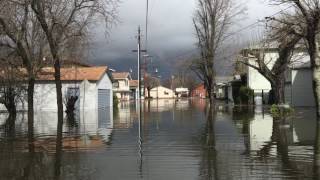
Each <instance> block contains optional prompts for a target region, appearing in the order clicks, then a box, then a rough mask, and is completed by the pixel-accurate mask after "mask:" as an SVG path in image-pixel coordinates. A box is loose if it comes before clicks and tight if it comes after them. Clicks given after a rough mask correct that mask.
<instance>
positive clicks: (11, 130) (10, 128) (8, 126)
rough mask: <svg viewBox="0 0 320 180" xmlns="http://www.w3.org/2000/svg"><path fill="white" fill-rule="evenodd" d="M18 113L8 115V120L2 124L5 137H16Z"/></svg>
mask: <svg viewBox="0 0 320 180" xmlns="http://www.w3.org/2000/svg"><path fill="white" fill-rule="evenodd" d="M16 118H17V117H16V115H11V114H9V115H8V118H7V120H6V122H5V123H4V124H3V125H2V126H1V129H3V130H4V135H5V137H11V138H14V137H15V133H16Z"/></svg>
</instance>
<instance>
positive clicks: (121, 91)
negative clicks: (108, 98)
mask: <svg viewBox="0 0 320 180" xmlns="http://www.w3.org/2000/svg"><path fill="white" fill-rule="evenodd" d="M115 81H116V83H118V87H115V86H113V92H114V94H115V95H116V96H117V98H118V99H119V100H122V101H128V100H130V84H129V79H128V78H125V79H116V80H115Z"/></svg>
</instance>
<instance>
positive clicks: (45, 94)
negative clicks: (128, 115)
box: [0, 66, 113, 111]
mask: <svg viewBox="0 0 320 180" xmlns="http://www.w3.org/2000/svg"><path fill="white" fill-rule="evenodd" d="M61 82H62V89H61V90H62V98H63V102H64V108H65V105H66V103H67V99H68V97H71V96H74V97H77V101H76V103H75V106H76V109H99V108H109V107H112V106H113V96H112V81H111V78H110V76H109V74H108V67H106V66H98V67H67V68H61ZM21 96H22V97H25V98H24V99H23V101H21V102H20V101H19V102H18V104H17V109H18V110H27V107H28V102H27V95H26V94H23V95H21ZM33 98H34V109H35V110H36V111H56V110H57V94H56V84H55V77H54V68H52V67H45V68H42V69H41V70H40V72H39V73H38V75H37V77H36V82H35V87H34V97H33ZM0 110H5V107H3V106H2V105H0ZM64 110H65V109H64Z"/></svg>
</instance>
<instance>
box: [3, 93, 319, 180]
mask: <svg viewBox="0 0 320 180" xmlns="http://www.w3.org/2000/svg"><path fill="white" fill-rule="evenodd" d="M139 106H140V103H137V102H132V103H121V104H119V109H118V111H115V113H113V110H112V109H100V110H90V109H87V110H85V111H81V112H76V113H75V114H74V115H73V116H66V118H65V121H64V126H63V134H62V135H63V136H62V138H61V139H57V138H56V125H57V120H56V113H55V112H36V113H35V126H34V135H32V136H28V132H27V126H28V125H27V120H26V119H25V115H23V114H18V115H17V117H16V120H15V124H14V126H13V125H12V122H13V121H10V120H9V117H8V116H7V115H6V114H0V122H1V124H2V126H1V128H0V146H1V149H0V177H1V179H10V180H11V179H41V180H42V179H61V180H69V179H71V180H72V179H94V180H100V179H101V180H102V179H130V180H131V179H152V180H158V179H159V180H162V179H317V178H318V177H319V172H320V170H319V169H320V168H319V167H320V163H319V162H320V160H319V159H320V151H319V147H320V145H319V144H320V140H319V139H320V137H319V136H320V135H319V134H320V133H319V132H320V125H319V124H318V123H317V120H316V117H315V116H313V115H314V114H315V113H314V110H313V109H297V110H296V111H295V113H294V115H293V116H292V117H289V116H288V117H285V118H273V117H272V116H271V115H270V114H269V112H268V109H266V108H254V107H232V106H228V105H226V104H223V103H220V104H217V105H216V106H214V107H212V108H210V107H209V106H208V105H207V103H206V101H205V100H196V99H193V100H180V101H176V100H158V101H157V100H151V101H144V102H143V103H141V109H140V108H139ZM140 110H141V111H140ZM58 143H61V145H62V146H61V148H60V149H56V148H55V147H56V144H58Z"/></svg>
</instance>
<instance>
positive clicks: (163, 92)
mask: <svg viewBox="0 0 320 180" xmlns="http://www.w3.org/2000/svg"><path fill="white" fill-rule="evenodd" d="M150 96H151V97H152V98H157V97H158V98H160V99H166V98H175V94H174V92H173V91H172V90H171V89H168V88H165V87H162V86H159V87H156V88H153V89H151V91H150Z"/></svg>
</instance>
